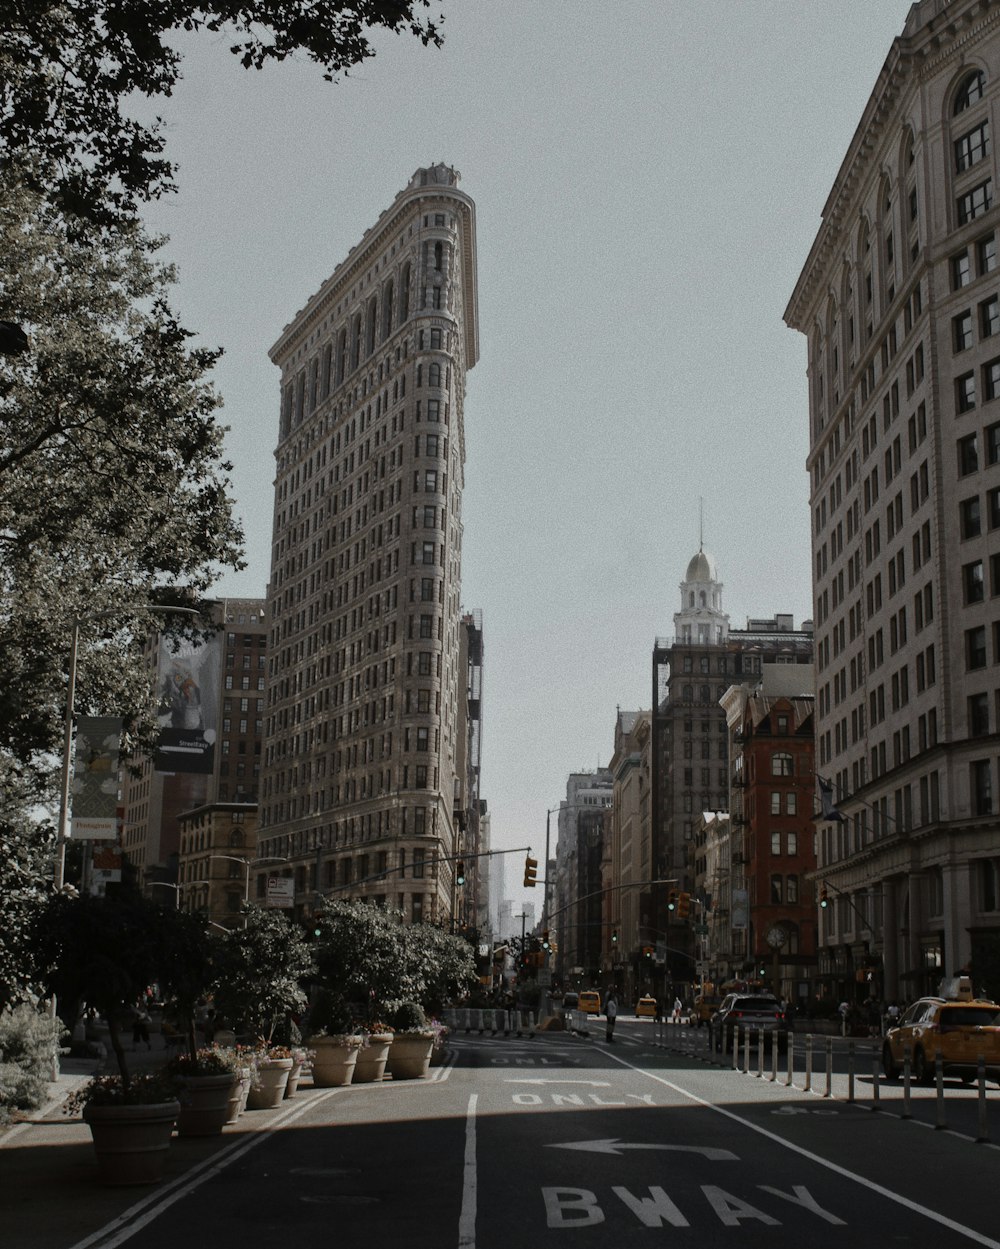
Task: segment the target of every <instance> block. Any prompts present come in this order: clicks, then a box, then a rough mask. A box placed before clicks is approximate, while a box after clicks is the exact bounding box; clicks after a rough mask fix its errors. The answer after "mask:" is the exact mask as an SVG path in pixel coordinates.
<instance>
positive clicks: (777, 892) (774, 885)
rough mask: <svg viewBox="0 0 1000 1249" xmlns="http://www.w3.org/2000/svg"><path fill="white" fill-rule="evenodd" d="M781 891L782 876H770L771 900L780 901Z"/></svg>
mask: <svg viewBox="0 0 1000 1249" xmlns="http://www.w3.org/2000/svg"><path fill="white" fill-rule="evenodd" d="M782 892H783V891H782V877H780V876H777V875H775V876H772V877H771V901H772V902H781V901H782Z"/></svg>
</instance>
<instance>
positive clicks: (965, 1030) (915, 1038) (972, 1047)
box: [882, 976, 1000, 1084]
mask: <svg viewBox="0 0 1000 1249" xmlns="http://www.w3.org/2000/svg"><path fill="white" fill-rule="evenodd" d="M941 988H942V990H943V993H942V996H940V997H922V998H918V1000H917V1001H916V1002H914V1003H913V1004H912V1006H909V1007H908V1008H907V1009H906V1010H905V1011H904V1013H903V1014H902V1016H901V1017H900V1020H899V1023H898V1024H897V1025H896V1027H894V1028H890V1029H889V1031H888V1032H887V1033H886V1036H885V1041H884V1043H883V1045H882V1070H883V1071H884V1072H885V1075H886V1078H887V1079H889V1080H895V1079H896V1078H897V1077H898V1076H899V1074H900V1072H901V1071H902V1070H903V1063H904V1061H905V1056H906V1052H907V1049H909V1053H910V1064H911V1066H910V1070H911V1072H912V1074H913V1079H914V1080H915V1081H916V1082H917V1083H918V1084H929V1083H930V1082H931V1081H932V1080H933V1079H934V1071H935V1063H936V1060H937V1054H938V1051H939V1050H940V1053H941V1070H942V1074H944V1075H949V1076H958V1077H959V1078H960V1079H962V1080H965V1081H970V1080H974V1079H975V1078H976V1072H977V1069H978V1064H979V1059H980V1057H982V1059H983V1062H984V1064H985V1067H986V1071H987V1073H988V1074H989V1076H990V1078H991V1079H993V1080H996V1081H997V1082H998V1083H1000V1006H998V1005H997V1003H996V1002H991V1001H990V1000H989V999H987V998H973V996H972V986H971V982H970V981H969V979H968V977H966V976H961V977H957V978H956V979H955V980H954V981H951V982H944V983H943V984H942V985H941Z"/></svg>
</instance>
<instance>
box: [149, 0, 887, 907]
mask: <svg viewBox="0 0 1000 1249" xmlns="http://www.w3.org/2000/svg"><path fill="white" fill-rule="evenodd" d="M435 7H437V8H439V9H441V10H442V11H443V12H444V13H445V23H444V32H445V46H444V48H443V50H441V51H435V50H433V49H426V48H423V47H421V45H420V44H419V43H418V42H417V41H415V40H413V39H403V38H399V39H396V38H393V37H388V38H383V39H380V40H379V42H378V48H379V52H378V55H377V57H376V59H375V60H374V61H373V62H370V63H369V64H367V65H366V66H364V67H362V68H360V69H358V70H357V71H355V72H354V73H352V74H351V75H350V77H348V78H347V79H345V80H343V81H342V82H340V83H338V84H335V85H331V84H328V83H324V82H323V81H322V78H321V76H320V73H319V71H318V70H317V69H316V67H314V66H312V65H310V64H309V63H307V62H306V61H304V60H303V61H302V62H301V63H286V64H284V65H282V66H280V67H275V68H272V69H270V70H267V71H265V72H263V73H260V74H257V73H252V72H251V73H248V72H246V71H244V70H242V69H241V68H240V67H239V65H238V63H237V61H236V58H234V57H232V56H230V55H229V53H228V51H227V49H228V46H229V43H230V40H229V39H227V38H226V37H225V36H217V37H216V36H211V35H207V36H199V37H197V38H194V39H186V40H185V41H184V42H183V43H182V44H181V45H180V46H181V47H182V48H183V49H184V51H185V55H186V59H185V68H184V81H183V82H182V83H181V85H180V88H179V90H178V91H177V92H176V93H175V95H174V96H173V97H172V98H171V99H169V100H166V101H160V102H158V109H157V111H159V112H160V113H161V114H162V116H163V117H164V118H165V120H166V123H167V133H168V154H169V155H170V156H171V158H172V159H174V160H175V161H177V162H178V163H179V165H180V174H179V182H180V188H181V190H180V194H179V195H177V196H173V197H171V198H170V199H168V200H165V201H162V202H161V203H160V204H158V205H156V206H154V207H153V208H152V209H151V211H150V212H149V214H148V219H149V221H150V223H151V224H152V225H153V227H154V228H156V229H158V230H161V231H164V232H166V233H168V234H169V235H170V236H171V242H170V243H169V245H168V247H167V249H166V254H167V255H168V256H169V258H170V259H172V260H174V261H176V263H177V264H178V266H179V270H180V283H179V286H178V288H177V292H176V303H177V304H178V306H179V308H180V310H181V313H182V316H183V318H184V319H185V323H186V324H187V325H188V326H189V327H190V328H193V329H196V330H197V331H199V334H200V337H201V339H202V340H203V341H204V342H205V343H207V344H211V345H220V346H222V347H224V348H225V351H226V355H225V357H224V358H223V360H222V362H221V364H220V366H219V368H218V369H217V371H216V384H217V386H218V388H219V389H220V391H221V392H222V394H223V396H224V398H225V409H224V411H223V413H222V416H223V419H224V420H225V421H226V423H228V424H229V425H230V426H231V432H230V435H229V439H228V452H229V455H230V457H231V458H232V459H233V461H234V462H235V474H234V481H235V486H236V492H237V497H238V507H239V512H240V514H241V516H242V519H243V523H244V525H245V528H246V533H247V553H248V561H249V566H248V568H247V570H246V571H245V572H244V573H241V574H240V575H239V576H230V577H228V578H226V579H225V581H224V582H223V583H222V585H221V586H220V590H221V592H222V593H226V594H230V595H240V594H245V595H263V594H264V592H265V587H266V584H267V577H268V571H269V561H270V531H271V504H272V486H271V483H272V469H273V458H272V451H273V448H274V443H275V439H276V431H277V417H278V373H277V370H276V369H275V368H274V367H273V366H272V365H271V363H270V361H269V360H268V358H267V349H268V348H269V347H270V345H271V344H272V343H273V342H274V341H275V339H276V338H277V337H278V334H279V333H280V331H281V329H282V327H283V326H284V325H285V324H286V323H287V322H288V321H289V320H290V319H291V317H292V316H293V314H294V313H295V311H296V310H297V309H299V308H301V307H302V306H303V304H304V303H305V302H306V299H307V298H308V297H309V295H311V294H312V293H313V292H314V291H315V290H316V289H317V288H318V287H319V285H320V284H321V282H322V281H323V279H324V278H326V277H327V276H328V275H329V274H330V273H331V272H332V270H333V269H334V268H335V267H336V265H337V264H338V263H339V262H340V261H341V260H343V259H344V257H345V256H346V254H347V252H348V250H349V249H350V248H351V247H352V246H353V245H354V244H355V243H356V242H357V241H358V240H359V238H360V237H361V234H362V233H363V232H364V230H365V229H366V228H367V227H368V226H370V225H372V224H373V223H374V222H375V219H376V218H377V216H378V214H379V213H380V212H381V211H382V209H383V208H385V207H387V206H388V204H389V203H390V202H391V200H392V198H393V196H394V195H395V194H396V192H397V191H399V190H401V189H402V187H403V186H404V185H405V184H406V182H407V181H408V179H409V177H410V175H411V174H412V173H413V171H414V170H415V169H416V168H418V167H419V166H421V165H426V164H430V163H432V162H436V161H444V162H446V163H447V164H450V165H454V166H455V167H456V168H457V169H458V170H459V171H460V172H461V174H462V183H461V185H462V189H463V190H464V191H466V192H468V193H469V194H470V195H471V196H472V197H473V199H474V200H475V201H476V205H477V222H478V255H479V312H480V326H481V357H480V361H479V364H478V365H477V366H476V368H475V369H474V370H473V371H472V372H471V373H470V374H469V383H468V394H467V399H466V407H465V417H466V443H467V454H468V462H467V465H466V486H465V499H464V525H465V537H464V560H463V586H464V589H463V603H464V605H465V607H466V608H468V609H471V608H481V609H482V611H483V616H484V622H483V623H484V635H485V678H484V679H485V691H484V717H485V718H484V730H483V778H482V793H483V796H484V797H485V798H486V799H487V800H488V802H489V807H490V811H491V818H492V827H493V838H494V844H495V845H496V846H498V847H500V848H503V847H504V846H515V845H517V846H520V845H526V844H529V843H530V844H531V845H532V846H533V847H534V849H535V850H536V851H537V852H538V854H537V857H538V858H539V859H541V857H542V852H543V851H544V838H545V811H546V808H548V807H551V806H555V805H556V804H557V803H558V801H559V798H560V797H561V796H564V795H565V781H566V776H567V774H568V773H569V772H571V771H577V770H581V769H587V768H592V767H594V766H596V765H597V764H599V763H600V764H606V763H607V762H608V760H609V758H610V755H611V751H612V747H613V733H614V723H615V714H616V708H617V707H618V706H621V707H622V708H623V709H629V710H635V709H637V708H640V707H648V706H649V704H650V656H651V650H652V646H653V639H654V637H655V636H657V635H660V636H662V635H668V634H670V633H671V632H672V629H673V613H674V612H675V611H676V610H677V608H678V606H679V592H678V584H679V582H680V579H681V577H682V576H683V574H684V570H685V568H686V566H687V562H688V560H689V558H690V557H691V555H692V554H693V553H694V552H695V551H696V550H697V548H698V512H699V499H700V498H703V499H704V515H705V521H704V526H705V547H706V549H707V550H709V551H711V552H712V554H713V555H714V556H715V558H716V560H717V563H718V566H719V575H720V577H721V579H722V581H723V583H724V585H725V590H724V598H723V602H724V607H725V609H726V610H727V611H728V612H729V613H730V615H731V618H732V624H733V626H734V627H742V626H744V625H745V623H746V618H747V616H772V615H773V614H774V613H775V612H779V611H780V612H791V613H793V614H794V616H795V622H796V625H798V624H799V623H800V622H801V621H802V620H803V619H807V618H809V617H811V615H812V608H811V584H810V555H809V513H808V502H807V499H808V482H807V478H806V473H805V467H804V465H805V456H806V448H807V397H806V386H805V361H806V354H805V342H804V340H803V339H801V337H800V336H799V335H797V334H795V333H793V332H792V331H791V330H788V329H787V328H786V327H785V326H784V324H783V322H782V319H781V315H782V312H783V311H784V308H785V306H786V303H787V301H788V298H789V296H790V295H791V292H792V288H793V286H794V284H795V281H796V279H797V277H798V274H799V272H800V270H801V268H802V265H803V263H804V261H805V258H806V256H807V254H808V251H809V247H810V246H811V244H812V241H813V239H814V237H815V234H816V230H817V228H818V226H819V220H820V211H821V209H822V206H823V203H824V201H825V199H826V196H827V194H828V192H829V190H830V187H831V185H832V182H833V179H834V177H835V175H836V173H837V169H838V168H839V165H840V162H841V160H842V158H843V156H844V153H845V152H846V149H847V146H848V144H849V142H850V139H851V136H852V134H853V132H854V129H855V127H856V126H857V123H858V121H859V120H860V117H861V114H862V111H863V109H864V107H865V104H866V102H867V100H868V97H869V95H870V93H871V90H872V87H873V86H874V84H875V80H876V78H877V76H878V73H879V70H880V69H881V66H882V63H883V61H884V60H885V57H886V55H887V54H888V52H889V48H890V46H891V43H892V40H893V38H894V37H895V36H896V35H897V34H899V32H900V31H901V30H902V26H903V22H904V20H905V18H906V14H907V11H908V9H909V0H878V2H874V0H851V2H847V0H841V2H827V3H822V4H821V3H818V2H816V0H813V2H810V3H806V2H804V0H803V2H799V0H794V2H793V0H785V2H782V3H774V2H770V0H741V2H740V3H737V2H736V0H726V2H719V0H697V2H696V0H686V2H685V3H680V2H679V0H678V2H674V0H619V2H618V3H615V4H607V3H605V4H598V3H596V0H543V2H537V0H536V2H535V3H529V2H527V0H520V2H518V3H514V2H513V0H509V2H508V0H439V3H437V4H436V6H435ZM612 19H613V24H612ZM509 863H510V866H509V867H508V872H507V875H508V887H509V890H510V893H511V894H512V895H513V897H514V899H515V900H519V899H520V898H521V897H522V891H521V887H520V885H521V879H520V878H521V859H520V856H511V859H510V860H509ZM540 892H541V891H540V890H532V891H526V892H525V893H524V895H523V896H524V897H525V898H527V899H528V900H534V901H536V902H537V901H539V900H540Z"/></svg>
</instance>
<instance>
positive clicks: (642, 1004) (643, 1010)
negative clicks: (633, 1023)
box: [635, 997, 656, 1018]
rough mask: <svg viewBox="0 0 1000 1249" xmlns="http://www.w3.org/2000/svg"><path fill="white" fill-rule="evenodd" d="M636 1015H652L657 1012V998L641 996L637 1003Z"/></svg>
mask: <svg viewBox="0 0 1000 1249" xmlns="http://www.w3.org/2000/svg"><path fill="white" fill-rule="evenodd" d="M635 1013H636V1017H637V1018H639V1017H642V1016H648V1017H652V1016H654V1015H655V1014H656V998H655V997H641V998H640V999H639V1000H638V1002H636V1004H635Z"/></svg>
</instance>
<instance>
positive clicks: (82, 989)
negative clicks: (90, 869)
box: [30, 891, 211, 1089]
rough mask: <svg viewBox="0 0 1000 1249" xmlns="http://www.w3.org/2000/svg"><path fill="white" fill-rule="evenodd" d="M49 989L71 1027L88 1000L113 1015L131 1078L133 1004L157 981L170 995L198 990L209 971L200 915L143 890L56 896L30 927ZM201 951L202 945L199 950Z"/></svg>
mask: <svg viewBox="0 0 1000 1249" xmlns="http://www.w3.org/2000/svg"><path fill="white" fill-rule="evenodd" d="M30 941H31V945H32V948H33V949H34V951H35V952H36V958H37V960H38V970H39V973H40V976H41V978H42V981H43V983H44V985H45V988H46V991H47V992H49V993H54V994H55V996H56V999H57V1001H58V1003H59V1011H60V1015H61V1017H62V1019H63V1021H64V1022H65V1023H66V1025H67V1026H68V1027H70V1028H71V1027H72V1026H73V1023H74V1021H75V1019H76V1017H77V1014H78V1012H79V1010H80V1008H81V1006H82V1005H83V1004H86V1005H87V1006H88V1007H93V1008H94V1009H95V1010H96V1011H97V1012H98V1013H99V1014H100V1015H102V1016H103V1017H104V1018H105V1019H106V1020H107V1023H108V1029H109V1032H110V1036H111V1045H112V1048H113V1049H114V1052H115V1055H116V1057H117V1059H118V1066H119V1070H120V1072H121V1076H122V1083H123V1084H124V1085H125V1087H126V1089H127V1088H128V1085H129V1072H128V1060H127V1058H126V1055H125V1050H124V1047H123V1046H122V1042H121V1030H122V1027H123V1026H124V1025H125V1024H126V1023H127V1021H128V1015H129V1011H130V1009H131V1008H132V1007H133V1006H134V1005H135V1003H136V1002H137V1001H138V1000H139V999H140V998H141V997H142V996H143V994H144V993H145V991H146V989H147V988H148V987H149V986H150V985H153V984H158V985H159V987H160V990H161V992H163V993H164V994H165V995H167V996H169V995H171V994H172V993H173V992H175V991H178V992H180V993H181V994H182V995H185V996H186V995H189V994H191V993H192V992H193V991H195V990H194V989H193V983H192V982H193V979H195V978H199V977H200V978H201V984H200V986H198V989H197V992H204V991H205V990H206V989H207V988H208V986H209V983H210V979H211V961H210V959H209V957H208V954H207V951H206V950H205V947H206V945H207V944H208V943H207V942H206V938H205V936H204V933H203V924H202V921H201V920H200V919H199V918H198V917H197V916H195V915H189V914H187V913H186V912H184V911H177V910H175V909H174V908H172V907H171V908H164V907H161V906H159V905H158V904H157V903H155V902H151V901H149V899H147V898H143V897H141V896H140V895H139V894H138V893H132V892H127V891H122V892H120V893H113V894H112V893H109V894H106V895H104V896H102V897H82V898H69V897H66V896H65V895H64V894H59V895H53V896H51V897H50V898H49V899H48V900H47V902H46V904H45V906H44V907H43V908H42V909H40V910H39V911H37V912H36V914H35V916H34V920H33V925H32V931H31V933H30ZM199 951H200V953H199Z"/></svg>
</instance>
